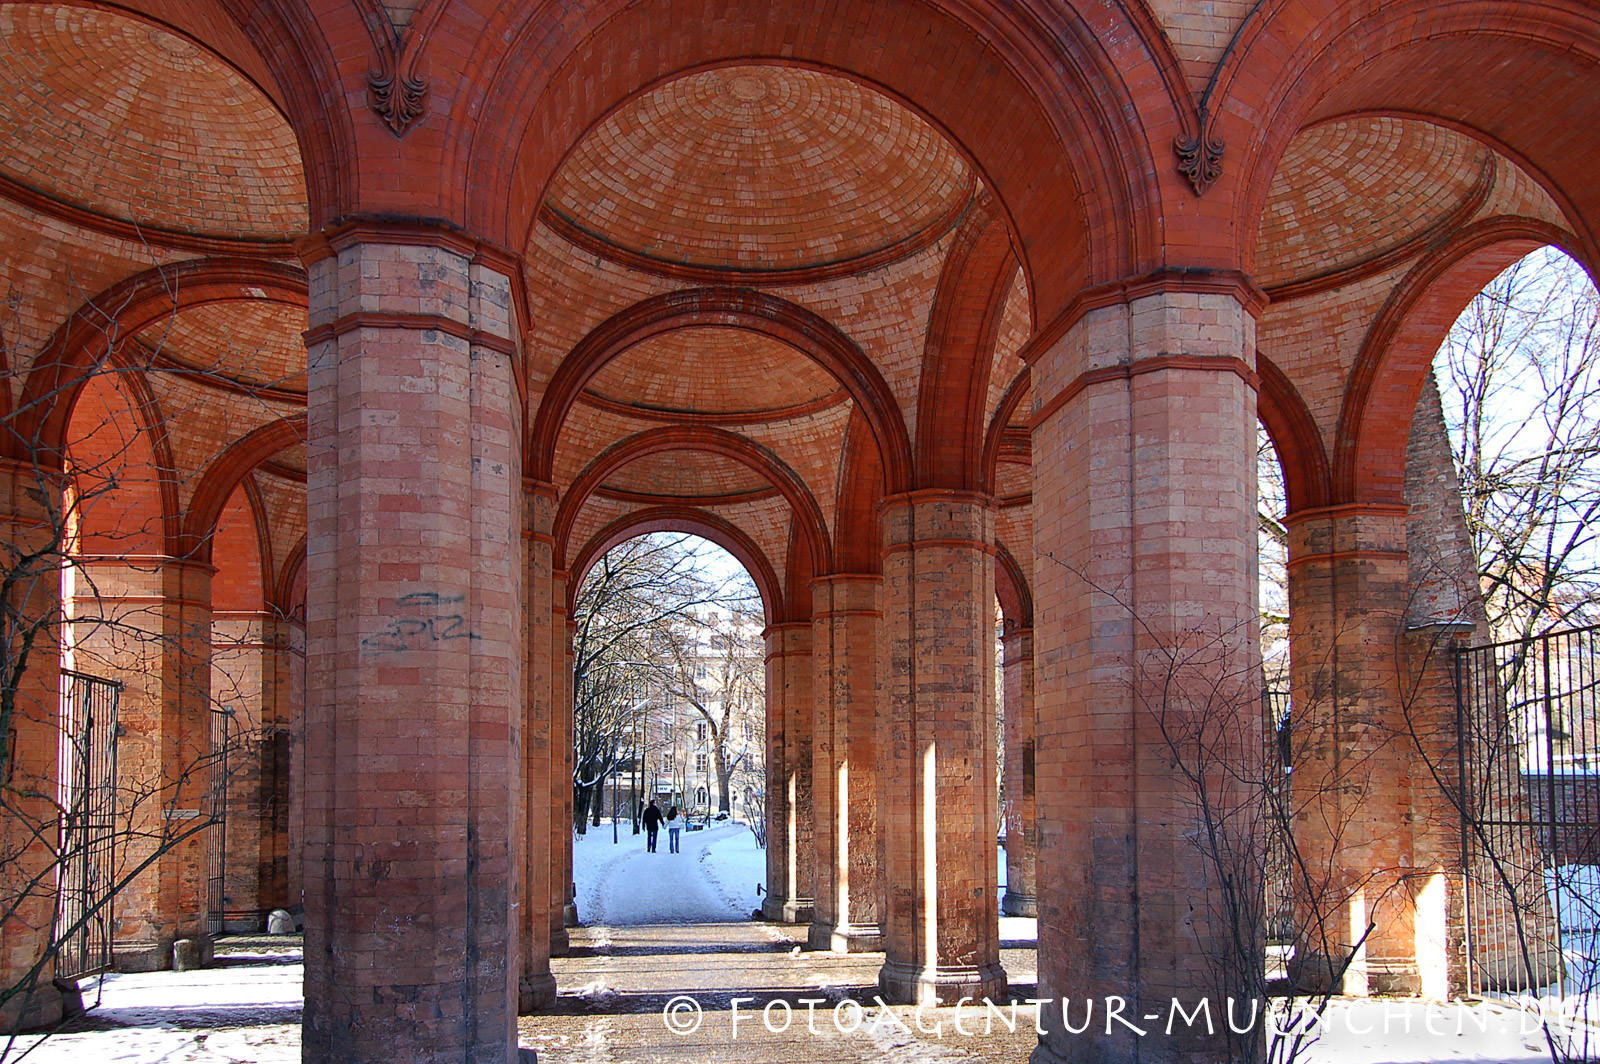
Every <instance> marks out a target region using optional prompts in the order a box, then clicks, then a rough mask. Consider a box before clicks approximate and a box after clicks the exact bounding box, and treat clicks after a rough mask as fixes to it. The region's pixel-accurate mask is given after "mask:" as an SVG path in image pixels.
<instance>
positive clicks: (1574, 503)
mask: <svg viewBox="0 0 1600 1064" xmlns="http://www.w3.org/2000/svg"><path fill="white" fill-rule="evenodd" d="M1434 370H1435V373H1436V374H1437V376H1438V380H1439V388H1440V392H1441V395H1442V397H1443V401H1444V408H1445V417H1446V420H1447V422H1448V424H1449V427H1450V435H1451V444H1452V448H1453V450H1454V454H1455V463H1456V470H1457V473H1458V475H1459V476H1460V479H1461V492H1462V499H1463V502H1464V504H1465V508H1466V516H1467V527H1468V530H1469V531H1470V532H1471V534H1472V538H1473V542H1474V545H1475V546H1476V548H1477V553H1478V560H1479V566H1480V573H1481V577H1482V581H1483V588H1484V599H1485V605H1486V607H1487V609H1488V613H1489V623H1490V627H1491V629H1492V631H1493V632H1494V633H1495V636H1496V638H1497V639H1502V640H1509V639H1521V638H1526V637H1528V636H1531V635H1534V634H1536V633H1538V632H1542V631H1547V630H1549V629H1551V628H1556V627H1560V626H1562V625H1565V624H1570V623H1573V622H1579V623H1588V622H1592V621H1593V620H1596V619H1600V618H1597V616H1596V613H1595V602H1596V599H1597V596H1600V550H1597V549H1596V546H1597V544H1596V539H1595V531H1594V518H1595V517H1596V515H1597V514H1600V297H1597V295H1596V293H1595V288H1594V285H1593V284H1592V283H1591V282H1590V280H1589V278H1588V276H1587V275H1586V274H1585V273H1584V271H1583V268H1582V267H1581V266H1579V265H1578V264H1577V263H1576V262H1574V261H1572V260H1571V259H1570V258H1568V257H1566V256H1565V255H1563V254H1562V253H1561V252H1559V251H1557V250H1555V249H1553V248H1546V249H1544V250H1542V251H1540V252H1535V253H1534V254H1532V255H1529V256H1527V257H1526V258H1524V259H1522V260H1521V261H1519V262H1517V263H1516V264H1514V265H1512V266H1511V267H1510V268H1509V269H1507V270H1506V271H1505V272H1503V273H1501V274H1500V276H1498V277H1496V278H1495V279H1494V280H1493V281H1491V282H1490V283H1489V285H1488V287H1486V288H1485V289H1484V290H1483V292H1482V293H1481V294H1480V295H1479V296H1478V297H1477V298H1475V299H1474V300H1473V301H1472V303H1471V304H1469V305H1468V307H1467V309H1466V310H1465V311H1463V312H1462V314H1461V316H1460V318H1458V319H1457V321H1456V323H1455V326H1454V327H1453V328H1452V329H1451V331H1450V335H1449V338H1448V339H1447V340H1446V341H1445V344H1444V346H1443V347H1442V348H1441V349H1440V351H1439V354H1438V356H1437V358H1436V359H1435V362H1434Z"/></svg>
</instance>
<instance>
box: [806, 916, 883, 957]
mask: <svg viewBox="0 0 1600 1064" xmlns="http://www.w3.org/2000/svg"><path fill="white" fill-rule="evenodd" d="M806 946H807V947H808V948H809V949H815V950H831V951H832V952H834V953H876V952H878V951H879V950H881V949H883V928H881V927H879V926H878V925H877V924H832V923H823V922H815V923H813V924H812V925H811V932H810V934H809V935H808V936H807V937H806Z"/></svg>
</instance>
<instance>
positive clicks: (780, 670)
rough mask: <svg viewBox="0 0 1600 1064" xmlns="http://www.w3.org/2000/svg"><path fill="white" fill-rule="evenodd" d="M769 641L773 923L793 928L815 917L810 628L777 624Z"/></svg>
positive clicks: (765, 909) (769, 902)
mask: <svg viewBox="0 0 1600 1064" xmlns="http://www.w3.org/2000/svg"><path fill="white" fill-rule="evenodd" d="M765 636H766V641H767V899H766V901H765V902H763V903H762V906H761V911H762V914H763V915H764V916H765V917H766V918H767V919H768V920H779V921H782V922H784V923H789V924H794V923H800V922H803V921H810V919H811V917H812V915H813V913H814V912H815V902H814V901H813V898H814V895H813V894H812V890H813V881H814V878H815V877H814V875H813V873H814V871H815V867H816V844H815V841H814V836H813V831H814V819H813V814H812V808H811V805H812V803H811V718H812V716H813V714H814V711H815V706H814V704H813V702H812V696H811V669H812V665H811V625H810V624H809V623H804V622H794V623H790V624H775V625H771V626H769V627H768V628H767V630H766V632H765Z"/></svg>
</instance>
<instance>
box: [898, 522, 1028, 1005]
mask: <svg viewBox="0 0 1600 1064" xmlns="http://www.w3.org/2000/svg"><path fill="white" fill-rule="evenodd" d="M882 527H883V535H884V557H883V617H884V622H883V628H884V640H883V645H884V654H885V657H884V659H883V667H884V674H883V675H884V687H885V692H884V695H885V697H884V699H883V701H882V704H881V710H880V713H879V718H878V728H877V732H878V735H879V736H880V737H881V739H880V745H879V748H878V823H879V825H880V827H881V832H880V840H881V841H880V853H881V855H882V861H881V863H882V867H883V876H884V879H885V881H886V883H887V891H886V897H887V905H886V907H885V910H884V912H883V913H882V914H881V918H882V921H883V943H884V952H885V954H886V957H885V960H884V965H883V970H882V971H881V972H880V973H879V975H878V983H879V985H880V986H881V987H882V988H883V991H884V993H885V995H886V996H887V997H888V999H889V1000H891V1001H895V1002H901V1003H917V1002H924V1001H938V1002H940V1003H943V1004H952V1003H954V1002H955V1001H956V1000H957V999H958V998H961V997H963V996H967V997H974V998H982V997H984V996H988V997H992V998H994V999H995V1000H997V1001H998V1000H1002V999H1003V998H1004V995H1005V993H1006V974H1005V971H1004V970H1003V969H1002V968H1001V967H1000V925H999V913H998V911H997V907H996V904H995V902H996V893H997V891H998V889H999V885H998V882H997V880H998V876H997V874H996V870H995V856H996V854H995V833H996V831H997V830H998V827H999V825H998V824H997V823H996V820H997V817H998V812H997V810H996V809H995V796H996V785H995V704H994V693H995V692H994V602H995V597H994V557H993V552H994V507H993V503H992V501H991V500H990V499H989V498H988V497H986V496H981V495H975V494H971V493H966V492H954V491H921V492H914V493H912V494H909V495H901V496H896V497H893V498H890V499H889V500H887V501H886V502H885V504H884V508H883V517H882Z"/></svg>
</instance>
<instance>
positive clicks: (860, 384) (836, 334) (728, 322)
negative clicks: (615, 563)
mask: <svg viewBox="0 0 1600 1064" xmlns="http://www.w3.org/2000/svg"><path fill="white" fill-rule="evenodd" d="M700 325H722V326H733V327H735V328H741V329H748V330H750V331H752V332H757V333H761V334H762V335H764V336H768V337H770V338H772V339H774V340H777V341H779V342H781V343H785V344H788V345H789V346H790V347H793V348H794V349H795V350H797V351H799V352H800V353H801V354H804V355H806V356H807V357H809V358H810V359H811V360H812V361H814V362H816V363H817V364H818V365H819V366H821V367H822V368H823V369H825V370H827V371H828V372H829V373H831V374H832V375H833V376H834V378H835V379H836V380H838V381H839V382H840V383H841V384H843V385H844V387H845V389H846V390H847V391H848V392H849V393H850V397H851V398H852V399H853V400H855V403H856V407H857V409H859V410H861V411H862V412H863V413H865V415H866V417H867V422H868V424H869V425H870V427H871V428H872V435H873V437H874V439H876V440H877V443H878V449H879V451H880V452H881V453H882V454H883V460H884V466H885V468H886V470H887V473H888V476H889V479H890V483H891V485H893V487H891V489H890V490H891V491H902V490H906V489H907V487H909V485H910V483H911V477H912V463H911V441H910V437H909V436H908V435H907V433H906V426H905V420H904V418H902V417H901V416H900V407H899V404H898V403H896V402H895V398H894V393H893V392H891V391H890V390H889V386H888V384H886V383H885V382H884V380H883V377H882V376H881V375H880V374H879V373H878V371H877V368H876V367H875V366H873V364H872V362H871V360H870V359H868V358H867V356H866V355H865V354H864V353H863V352H862V350H861V349H860V348H859V347H857V346H856V345H855V343H854V342H852V341H851V340H850V338H849V337H847V336H845V335H844V333H842V332H840V331H839V329H838V327H837V326H835V325H833V324H832V323H830V322H828V321H827V320H826V319H824V318H822V317H820V316H819V315H817V314H815V313H814V312H812V311H809V310H807V309H805V308H804V307H801V306H798V305H796V304H794V303H790V302H788V301H787V300H784V299H779V298H778V297H777V296H772V295H767V294H766V293H763V292H754V291H751V290H749V289H740V288H696V289H688V290H684V291H677V292H666V293H663V294H662V295H659V296H654V297H652V298H650V299H646V300H643V301H642V302H639V303H636V304H634V305H633V306H632V307H629V308H628V309H627V310H624V311H621V312H620V313H618V314H615V315H613V316H611V317H610V318H608V319H606V320H605V321H604V322H601V323H600V324H599V325H598V326H596V327H595V328H594V329H593V330H592V331H591V332H590V333H589V334H588V335H587V336H585V337H584V338H583V339H582V340H580V341H578V344H577V346H576V347H574V348H573V349H572V351H571V352H570V353H569V354H568V355H567V357H566V358H564V359H562V361H561V365H560V367H559V368H558V369H557V370H556V372H555V374H554V375H553V376H552V377H551V378H550V383H549V385H548V386H547V387H546V389H545V393H544V399H543V400H542V401H541V402H540V404H539V412H538V414H537V415H536V416H535V418H534V422H533V427H532V430H531V431H530V433H529V440H528V453H527V456H526V461H525V463H524V464H525V467H526V468H527V469H528V470H529V471H530V475H531V476H534V477H536V478H537V479H540V480H546V481H548V480H551V479H552V476H553V474H552V468H553V465H554V462H555V450H556V442H557V440H558V439H559V437H560V434H561V429H562V427H563V425H564V424H565V422H566V418H567V414H568V412H570V411H571V409H572V405H573V403H575V402H577V399H578V395H579V393H580V392H582V391H583V388H584V386H585V385H587V384H588V383H589V381H590V380H591V379H593V377H594V375H595V374H597V373H599V372H600V370H601V369H602V368H604V367H605V365H606V364H607V363H608V362H610V361H611V360H612V359H614V358H616V357H618V356H619V355H621V354H623V353H624V352H625V351H627V350H628V349H629V348H631V347H633V346H634V345H636V344H639V343H642V342H643V341H645V340H648V339H650V338H651V337H654V336H660V335H661V334H663V333H667V332H672V331H674V330H676V329H684V328H689V327H693V326H700Z"/></svg>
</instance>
